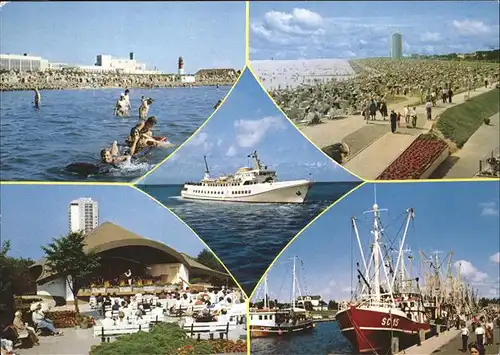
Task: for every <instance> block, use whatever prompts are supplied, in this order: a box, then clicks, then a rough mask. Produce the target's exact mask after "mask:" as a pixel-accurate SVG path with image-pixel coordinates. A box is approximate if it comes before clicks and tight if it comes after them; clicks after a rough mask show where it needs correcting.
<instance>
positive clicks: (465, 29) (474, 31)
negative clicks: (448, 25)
mask: <svg viewBox="0 0 500 355" xmlns="http://www.w3.org/2000/svg"><path fill="white" fill-rule="evenodd" d="M453 27H454V28H455V29H456V30H457V32H458V33H460V34H462V35H481V34H485V33H489V32H490V31H491V29H490V28H489V27H488V26H487V25H485V24H484V22H483V21H474V20H463V21H459V20H454V21H453Z"/></svg>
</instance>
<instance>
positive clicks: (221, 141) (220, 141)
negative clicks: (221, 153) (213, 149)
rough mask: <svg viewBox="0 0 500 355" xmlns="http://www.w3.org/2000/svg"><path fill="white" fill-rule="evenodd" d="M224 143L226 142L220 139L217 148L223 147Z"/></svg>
mask: <svg viewBox="0 0 500 355" xmlns="http://www.w3.org/2000/svg"><path fill="white" fill-rule="evenodd" d="M222 143H224V141H223V140H222V138H219V139H218V140H217V147H220V146H222Z"/></svg>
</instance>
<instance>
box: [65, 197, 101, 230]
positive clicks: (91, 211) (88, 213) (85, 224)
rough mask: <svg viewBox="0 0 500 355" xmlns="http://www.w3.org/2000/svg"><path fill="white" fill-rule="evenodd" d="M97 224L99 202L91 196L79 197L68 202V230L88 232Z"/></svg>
mask: <svg viewBox="0 0 500 355" xmlns="http://www.w3.org/2000/svg"><path fill="white" fill-rule="evenodd" d="M98 225H99V204H98V203H97V201H94V200H92V199H91V198H88V197H86V198H80V199H78V200H74V201H71V203H70V204H69V232H70V233H74V232H81V231H84V232H85V233H88V232H90V231H92V230H93V229H94V228H96V227H97V226H98Z"/></svg>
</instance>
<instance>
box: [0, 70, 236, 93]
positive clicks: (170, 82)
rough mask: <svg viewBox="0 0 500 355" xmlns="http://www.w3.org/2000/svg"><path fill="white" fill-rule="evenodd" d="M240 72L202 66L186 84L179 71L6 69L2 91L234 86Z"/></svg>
mask: <svg viewBox="0 0 500 355" xmlns="http://www.w3.org/2000/svg"><path fill="white" fill-rule="evenodd" d="M239 74H240V71H237V70H234V69H202V70H199V71H198V72H197V73H196V74H195V78H196V81H195V82H193V83H184V82H182V81H181V78H180V76H179V75H177V74H123V73H116V72H115V73H91V72H83V71H78V70H76V71H64V70H63V71H61V70H57V71H55V70H53V71H51V70H48V71H41V72H15V71H4V72H1V73H0V91H20V90H33V89H34V88H38V89H39V90H65V89H105V88H131V89H132V88H151V89H153V88H172V87H189V86H215V85H221V86H226V85H228V86H230V85H233V83H234V82H235V81H236V79H237V77H238V75H239Z"/></svg>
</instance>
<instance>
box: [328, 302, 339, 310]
mask: <svg viewBox="0 0 500 355" xmlns="http://www.w3.org/2000/svg"><path fill="white" fill-rule="evenodd" d="M338 308H339V304H338V303H337V302H335V301H334V300H330V301H329V302H328V309H338Z"/></svg>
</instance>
